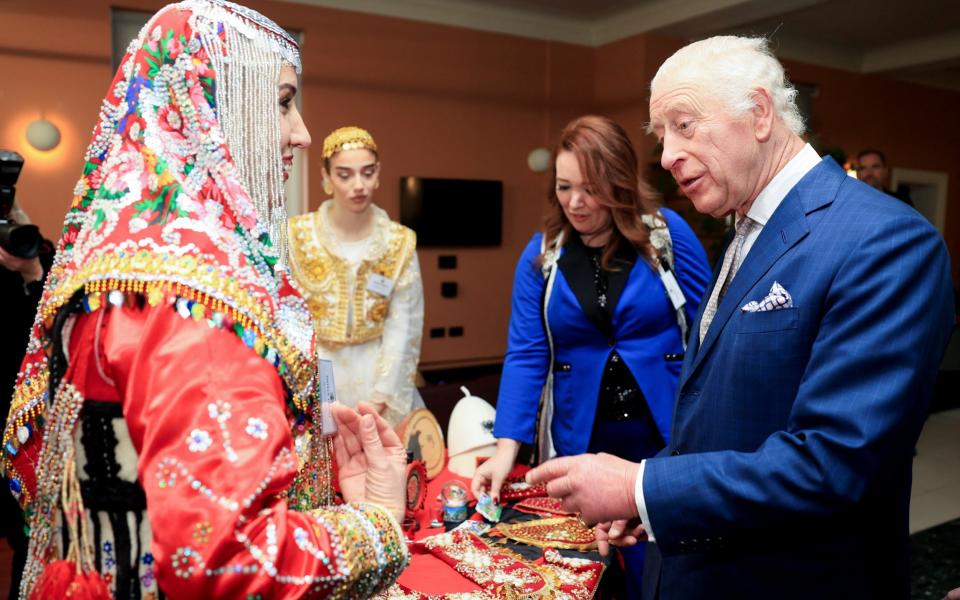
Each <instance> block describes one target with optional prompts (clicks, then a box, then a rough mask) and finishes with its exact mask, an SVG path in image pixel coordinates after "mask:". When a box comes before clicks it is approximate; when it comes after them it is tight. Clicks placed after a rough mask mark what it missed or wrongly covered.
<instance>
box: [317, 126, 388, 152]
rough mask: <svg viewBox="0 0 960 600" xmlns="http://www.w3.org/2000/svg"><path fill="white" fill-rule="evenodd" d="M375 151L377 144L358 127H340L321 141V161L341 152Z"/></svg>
mask: <svg viewBox="0 0 960 600" xmlns="http://www.w3.org/2000/svg"><path fill="white" fill-rule="evenodd" d="M361 149H363V150H370V151H371V152H376V151H377V143H376V142H375V141H373V136H372V135H370V132H368V131H367V130H366V129H361V128H359V127H341V128H339V129H335V130H333V133H331V134H330V135H328V136H327V137H326V138H325V139H324V140H323V159H324V160H326V159H328V158H330V157H331V156H333V155H334V154H336V153H337V152H340V151H342V150H361Z"/></svg>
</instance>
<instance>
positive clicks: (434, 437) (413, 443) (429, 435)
mask: <svg viewBox="0 0 960 600" xmlns="http://www.w3.org/2000/svg"><path fill="white" fill-rule="evenodd" d="M397 434H398V435H399V436H400V440H401V441H403V446H404V448H406V449H407V451H408V452H412V453H413V459H414V460H422V461H423V464H424V466H425V467H426V468H427V479H433V478H434V477H436V476H437V475H439V474H440V471H443V463H444V456H445V454H446V453H445V452H444V449H445V446H444V444H443V430H442V429H440V424H439V423H437V419H436V417H434V416H433V413H432V412H430V411H429V410H427V409H426V408H418V409H417V410H415V411H413V412H412V413H410V414H409V415H407V417H406V418H405V419H404V420H403V421H401V422H400V424H399V425H397Z"/></svg>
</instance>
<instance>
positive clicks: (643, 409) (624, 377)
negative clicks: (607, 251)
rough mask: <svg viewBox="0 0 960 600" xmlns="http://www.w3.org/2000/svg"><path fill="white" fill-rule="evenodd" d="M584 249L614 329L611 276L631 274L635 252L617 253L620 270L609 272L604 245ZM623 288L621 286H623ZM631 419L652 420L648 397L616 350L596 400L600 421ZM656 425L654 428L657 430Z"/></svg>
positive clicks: (599, 299)
mask: <svg viewBox="0 0 960 600" xmlns="http://www.w3.org/2000/svg"><path fill="white" fill-rule="evenodd" d="M583 250H584V251H585V252H586V255H587V256H588V257H589V259H590V263H591V266H592V267H593V285H594V290H595V292H596V308H598V309H599V313H600V315H601V318H602V319H603V320H604V323H605V325H606V329H607V330H608V331H610V330H612V329H613V327H612V323H611V321H612V319H613V310H614V308H616V307H615V306H613V305H611V302H610V298H609V295H608V290H609V287H610V279H611V277H623V278H626V277H627V276H629V273H630V269H631V267H632V266H633V263H634V262H636V258H637V255H636V252H632V251H630V252H618V253H617V256H616V258H615V259H614V260H615V267H616V268H617V269H618V270H617V271H607V270H605V269H603V268H601V256H602V254H603V248H590V247H587V246H583ZM621 287H622V286H621ZM630 419H651V421H652V416H651V415H650V409H649V407H648V406H647V400H646V398H645V397H644V395H643V391H641V389H640V386H639V384H637V380H636V378H634V376H633V373H631V372H630V369H629V368H628V367H627V364H626V363H625V362H624V360H623V359H622V358H621V357H620V354H619V353H618V352H617V351H616V350H613V351H611V352H610V355H609V356H608V357H607V364H606V366H605V367H604V369H603V379H601V381H600V395H599V397H598V401H597V420H598V421H626V420H630ZM655 430H656V428H654V431H655Z"/></svg>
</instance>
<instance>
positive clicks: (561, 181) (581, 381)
mask: <svg viewBox="0 0 960 600" xmlns="http://www.w3.org/2000/svg"><path fill="white" fill-rule="evenodd" d="M554 156H555V157H556V162H555V168H554V173H553V182H552V183H553V185H552V186H551V191H550V196H549V206H550V208H549V214H548V216H547V219H546V227H545V232H544V233H536V234H534V236H533V238H532V239H531V240H530V243H529V244H527V247H526V249H525V250H524V251H523V254H522V255H521V257H520V261H519V263H518V264H517V270H516V275H515V278H514V284H513V301H512V313H511V317H510V332H509V339H508V348H507V354H506V358H505V361H504V367H503V376H502V379H501V383H500V394H499V398H498V400H497V418H496V423H495V426H494V436H495V437H497V438H498V439H497V453H496V455H495V456H494V457H492V458H491V459H489V460H488V461H487V462H485V463H484V464H482V465H480V467H479V468H478V469H477V472H476V474H475V475H474V479H473V484H472V488H473V492H474V494H475V495H479V493H481V492H483V491H489V492H490V493H491V495H493V496H494V497H497V495H498V492H499V489H500V486H501V484H502V482H503V480H504V478H505V477H506V476H507V474H508V473H509V472H510V471H511V469H512V468H513V466H514V462H515V460H516V456H517V451H518V450H519V447H520V444H521V443H527V444H531V443H534V441H535V436H536V431H537V426H538V412H539V408H540V398H541V392H542V391H543V388H544V385H545V383H546V382H547V375H548V373H549V372H550V371H551V370H552V373H553V414H552V419H551V423H550V425H549V432H550V435H551V438H552V442H553V446H554V448H555V451H556V454H557V455H559V456H564V455H572V454H582V453H584V452H608V453H611V454H615V455H617V456H621V457H623V458H626V459H628V460H631V461H637V462H638V461H640V460H641V459H643V458H647V457H649V456H652V455H654V454H656V452H658V451H659V450H660V449H661V448H663V447H664V445H665V444H666V442H667V441H668V435H669V431H670V419H671V415H672V412H673V402H674V392H675V391H676V384H677V378H678V376H679V374H680V365H681V363H682V361H683V353H684V338H683V336H684V334H685V329H686V326H685V325H686V323H692V322H693V319H694V317H695V316H696V313H697V308H698V306H699V304H700V298H701V296H702V295H703V291H704V289H705V287H706V285H707V283H708V281H709V278H710V270H709V268H708V267H707V260H706V255H705V253H704V251H703V247H702V246H701V244H700V242H699V240H698V239H697V238H696V236H695V235H694V234H693V232H692V231H691V230H690V227H689V226H688V225H687V224H686V223H685V222H684V221H683V220H682V219H681V218H680V217H679V216H678V215H677V214H676V213H674V212H673V211H671V210H668V209H660V210H659V211H658V210H657V208H656V205H655V195H654V194H653V193H652V192H651V190H650V188H649V187H648V186H647V185H645V184H644V183H642V182H641V181H640V177H639V174H638V166H637V156H636V152H635V151H634V149H633V146H632V144H631V143H630V140H629V138H628V137H627V134H626V132H625V131H624V130H623V128H622V127H620V126H619V125H617V124H616V123H614V122H613V121H611V120H609V119H606V118H604V117H595V116H587V117H581V118H579V119H576V120H574V121H573V122H571V123H570V124H569V125H567V127H566V128H564V130H563V133H562V134H561V138H560V141H559V143H558V145H557V149H556V152H555V153H554ZM667 232H669V236H667V235H666V234H667ZM544 240H546V242H544ZM558 240H559V243H558ZM666 240H669V241H666ZM554 262H555V263H556V267H555V268H556V273H555V274H554V275H553V277H551V276H550V272H551V269H552V268H554V267H553V266H552V265H553V263H554ZM671 294H672V298H671ZM545 298H548V299H549V300H548V304H547V311H546V319H544V311H543V306H544V305H543V303H544V300H545ZM545 321H546V326H545ZM551 341H552V354H553V364H552V365H551V364H550V358H551ZM542 458H543V459H545V458H548V457H542ZM635 548H637V550H636V551H634V550H633V549H630V550H628V551H627V552H633V554H634V555H633V556H627V555H626V554H625V559H626V561H627V563H628V564H627V573H628V592H633V591H634V590H635V591H636V592H637V594H638V593H639V589H640V588H639V587H634V585H636V584H638V583H639V578H640V574H641V573H642V547H635ZM632 579H635V580H636V581H630V580H632ZM629 595H630V596H633V595H634V594H632V593H630V594H629Z"/></svg>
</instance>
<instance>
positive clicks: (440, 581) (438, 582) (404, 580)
mask: <svg viewBox="0 0 960 600" xmlns="http://www.w3.org/2000/svg"><path fill="white" fill-rule="evenodd" d="M528 469H529V467H526V466H524V465H518V466H517V467H515V468H514V470H513V472H512V473H511V476H520V475H523V473H525V472H526V471H527V470H528ZM452 479H459V480H460V481H462V482H463V483H464V485H465V487H466V488H467V490H468V493H469V490H470V480H469V479H468V478H466V477H460V476H459V475H457V474H455V473H451V472H450V471H448V470H447V469H446V468H444V469H443V471H441V472H440V474H439V475H437V476H436V477H434V478H433V479H432V480H431V481H430V482H428V484H427V499H426V502H425V503H424V508H423V510H422V511H421V512H420V515H419V522H420V529H419V531H417V533H416V534H415V535H414V538H415V539H418V540H419V539H423V538H425V537H428V536H431V535H436V534H438V533H443V531H444V529H443V527H436V528H431V527H430V521H432V520H433V518H434V517H435V516H437V515H439V513H440V500H439V496H440V490H441V489H442V488H443V485H444V484H445V483H447V482H448V481H450V480H452ZM470 499H471V500H474V498H473V494H470ZM398 583H400V584H401V585H404V586H406V587H408V588H410V589H412V590H416V591H418V592H422V593H424V594H451V593H458V592H475V591H478V590H479V589H480V586H478V585H477V584H475V583H473V582H472V581H470V580H469V579H467V578H466V577H464V576H462V575H460V574H459V573H457V572H456V571H454V570H453V569H452V568H450V566H449V565H447V564H446V563H444V562H443V561H442V560H440V559H439V558H436V557H435V556H433V555H430V554H417V553H414V554H413V556H412V557H411V560H410V566H408V567H407V568H406V570H405V571H404V572H403V573H402V574H401V575H400V579H399V580H398Z"/></svg>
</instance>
